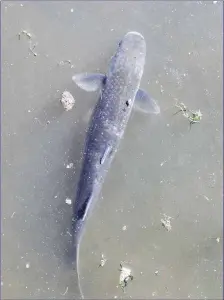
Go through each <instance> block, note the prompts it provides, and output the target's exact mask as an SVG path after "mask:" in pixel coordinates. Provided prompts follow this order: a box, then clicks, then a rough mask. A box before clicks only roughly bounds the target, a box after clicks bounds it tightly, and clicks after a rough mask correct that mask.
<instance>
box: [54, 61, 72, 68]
mask: <svg viewBox="0 0 224 300" xmlns="http://www.w3.org/2000/svg"><path fill="white" fill-rule="evenodd" d="M58 65H59V66H64V65H70V67H71V69H72V68H74V65H73V64H72V62H71V60H70V59H65V60H61V61H60V62H59V63H58Z"/></svg>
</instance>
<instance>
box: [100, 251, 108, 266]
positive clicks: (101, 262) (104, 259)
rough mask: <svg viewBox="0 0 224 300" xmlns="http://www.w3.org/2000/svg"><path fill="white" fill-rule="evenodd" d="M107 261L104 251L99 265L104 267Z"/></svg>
mask: <svg viewBox="0 0 224 300" xmlns="http://www.w3.org/2000/svg"><path fill="white" fill-rule="evenodd" d="M106 262H107V259H106V257H105V256H104V254H103V253H102V255H101V260H100V264H99V267H104V266H105V263H106Z"/></svg>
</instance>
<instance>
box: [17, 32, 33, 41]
mask: <svg viewBox="0 0 224 300" xmlns="http://www.w3.org/2000/svg"><path fill="white" fill-rule="evenodd" d="M22 35H25V36H26V37H27V38H28V39H29V40H30V39H31V38H32V34H31V33H29V32H28V31H26V30H22V31H21V32H20V33H19V34H18V37H19V40H20V39H21V36H22Z"/></svg>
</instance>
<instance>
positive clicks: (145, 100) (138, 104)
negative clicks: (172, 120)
mask: <svg viewBox="0 0 224 300" xmlns="http://www.w3.org/2000/svg"><path fill="white" fill-rule="evenodd" d="M134 107H135V109H136V110H138V111H141V112H143V113H147V114H159V113H160V107H159V105H158V104H157V102H156V100H155V99H153V98H152V97H150V96H149V95H148V94H147V93H146V92H145V91H143V90H140V89H139V90H138V91H137V94H136V97H135V102H134Z"/></svg>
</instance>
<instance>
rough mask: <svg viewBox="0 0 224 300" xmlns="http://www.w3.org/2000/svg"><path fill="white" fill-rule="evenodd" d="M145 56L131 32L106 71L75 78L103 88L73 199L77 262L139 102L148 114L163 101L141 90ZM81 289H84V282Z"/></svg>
mask: <svg viewBox="0 0 224 300" xmlns="http://www.w3.org/2000/svg"><path fill="white" fill-rule="evenodd" d="M145 58H146V42H145V39H144V37H143V35H142V34H141V33H139V32H136V31H130V32H128V33H127V34H126V35H125V36H124V37H123V39H121V40H120V41H119V44H118V46H117V49H116V52H115V54H114V56H112V58H111V60H110V64H109V68H108V71H107V73H106V74H101V73H96V74H95V73H80V74H76V75H74V76H73V77H72V80H73V81H74V82H75V83H76V85H77V86H78V87H79V88H81V89H83V90H85V91H87V92H95V91H97V90H99V91H100V95H99V99H98V102H97V104H96V105H95V108H94V110H93V113H92V116H91V119H90V122H89V127H88V130H87V134H86V140H85V146H84V151H83V160H82V168H81V172H80V177H79V181H78V186H77V192H76V197H75V201H74V203H73V221H72V232H73V244H74V246H75V250H74V251H75V256H76V261H78V257H79V245H80V240H81V237H82V234H83V230H84V225H85V222H86V220H87V219H88V217H89V215H90V213H91V212H92V210H93V207H94V203H95V202H96V201H97V199H98V197H99V193H100V191H101V189H102V185H103V182H104V180H105V178H106V175H107V173H108V171H109V169H110V165H111V163H112V161H113V158H114V156H115V154H116V152H117V151H118V149H119V144H120V141H121V140H122V138H123V136H124V132H125V129H126V126H127V123H128V120H129V118H130V115H131V112H132V109H133V107H134V108H135V109H136V110H137V111H140V112H143V113H147V114H148V113H149V114H159V113H160V107H159V105H158V104H157V101H156V100H155V99H154V98H152V97H151V96H149V95H148V93H147V92H146V91H144V90H142V89H140V82H141V78H142V75H143V71H144V66H145ZM77 263H78V262H77ZM79 288H80V290H81V287H80V285H79ZM81 294H82V298H83V293H82V292H81Z"/></svg>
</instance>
